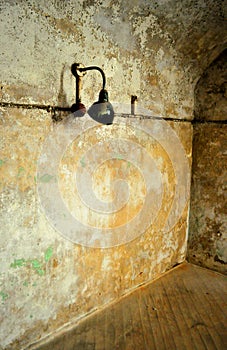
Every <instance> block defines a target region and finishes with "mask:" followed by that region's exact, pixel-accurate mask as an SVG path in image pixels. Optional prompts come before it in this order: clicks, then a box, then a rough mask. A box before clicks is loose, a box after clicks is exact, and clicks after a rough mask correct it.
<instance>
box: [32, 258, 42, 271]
mask: <svg viewBox="0 0 227 350" xmlns="http://www.w3.org/2000/svg"><path fill="white" fill-rule="evenodd" d="M31 264H32V267H33V269H39V268H40V267H41V263H40V261H39V260H36V259H35V260H31Z"/></svg>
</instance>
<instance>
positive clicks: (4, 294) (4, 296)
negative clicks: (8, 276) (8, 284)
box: [0, 291, 9, 301]
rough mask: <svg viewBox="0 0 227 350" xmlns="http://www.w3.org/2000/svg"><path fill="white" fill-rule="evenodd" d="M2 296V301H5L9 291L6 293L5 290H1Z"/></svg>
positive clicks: (0, 294)
mask: <svg viewBox="0 0 227 350" xmlns="http://www.w3.org/2000/svg"><path fill="white" fill-rule="evenodd" d="M0 296H1V297H2V301H5V300H6V299H8V297H9V295H8V294H7V293H4V292H3V291H1V292H0Z"/></svg>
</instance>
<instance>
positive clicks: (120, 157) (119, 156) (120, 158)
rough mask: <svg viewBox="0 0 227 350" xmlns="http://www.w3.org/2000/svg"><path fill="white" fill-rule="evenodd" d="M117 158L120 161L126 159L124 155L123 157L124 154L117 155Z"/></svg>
mask: <svg viewBox="0 0 227 350" xmlns="http://www.w3.org/2000/svg"><path fill="white" fill-rule="evenodd" d="M116 158H117V159H119V160H122V159H124V157H123V155H122V154H117V155H116Z"/></svg>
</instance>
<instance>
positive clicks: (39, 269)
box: [31, 259, 45, 276]
mask: <svg viewBox="0 0 227 350" xmlns="http://www.w3.org/2000/svg"><path fill="white" fill-rule="evenodd" d="M31 264H32V268H33V269H34V270H35V271H36V272H37V273H38V275H40V276H43V275H44V274H45V271H44V270H43V269H42V264H41V262H40V261H38V260H37V259H34V260H31Z"/></svg>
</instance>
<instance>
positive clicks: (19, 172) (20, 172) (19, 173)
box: [17, 166, 25, 177]
mask: <svg viewBox="0 0 227 350" xmlns="http://www.w3.org/2000/svg"><path fill="white" fill-rule="evenodd" d="M24 171H25V170H24V168H23V167H22V166H20V167H19V170H18V173H17V177H20V176H21V174H22V173H23V172H24Z"/></svg>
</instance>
